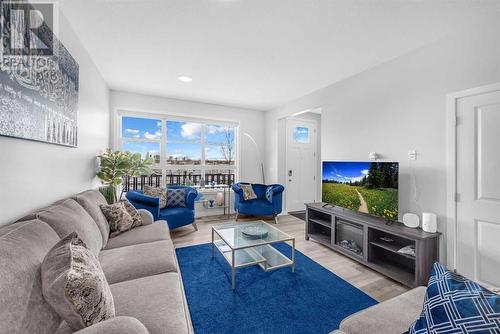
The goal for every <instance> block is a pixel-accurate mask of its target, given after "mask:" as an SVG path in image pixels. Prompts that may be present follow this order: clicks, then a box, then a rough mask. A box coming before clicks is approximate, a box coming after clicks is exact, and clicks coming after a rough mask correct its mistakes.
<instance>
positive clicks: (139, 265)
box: [99, 240, 177, 284]
mask: <svg viewBox="0 0 500 334" xmlns="http://www.w3.org/2000/svg"><path fill="white" fill-rule="evenodd" d="M99 260H100V261H101V266H102V269H103V271H104V274H105V275H106V278H107V279H108V282H109V283H110V284H113V283H117V282H123V281H127V280H131V279H136V278H140V277H145V276H150V275H157V274H161V273H166V272H175V271H177V263H176V258H175V253H174V245H173V244H172V241H171V240H161V241H155V242H150V243H147V244H137V245H133V246H127V247H119V248H113V249H106V250H103V251H101V253H100V254H99Z"/></svg>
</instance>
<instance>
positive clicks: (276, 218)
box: [273, 214, 278, 225]
mask: <svg viewBox="0 0 500 334" xmlns="http://www.w3.org/2000/svg"><path fill="white" fill-rule="evenodd" d="M273 218H274V223H275V224H276V225H278V215H277V214H273Z"/></svg>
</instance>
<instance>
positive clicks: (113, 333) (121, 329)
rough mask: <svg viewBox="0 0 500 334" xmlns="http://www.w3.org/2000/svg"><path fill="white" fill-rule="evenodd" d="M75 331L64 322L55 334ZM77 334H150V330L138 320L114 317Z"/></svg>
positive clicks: (69, 333) (66, 333) (70, 333)
mask: <svg viewBox="0 0 500 334" xmlns="http://www.w3.org/2000/svg"><path fill="white" fill-rule="evenodd" d="M72 333H74V331H73V330H72V329H71V328H70V327H69V326H68V324H67V323H66V322H64V321H63V322H62V323H61V326H59V328H58V329H57V331H56V333H55V334H72ZM76 333H77V334H103V333H105V334H148V330H147V329H146V327H144V325H143V324H141V322H140V321H139V320H137V319H136V318H132V317H114V318H112V319H108V320H104V321H101V322H100V323H98V324H95V325H93V326H90V327H87V328H84V329H82V330H79V331H78V332H76Z"/></svg>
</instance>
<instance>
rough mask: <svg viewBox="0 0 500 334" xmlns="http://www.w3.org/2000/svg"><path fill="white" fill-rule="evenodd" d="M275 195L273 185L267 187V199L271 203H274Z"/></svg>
mask: <svg viewBox="0 0 500 334" xmlns="http://www.w3.org/2000/svg"><path fill="white" fill-rule="evenodd" d="M273 195H274V193H273V186H269V187H267V189H266V199H267V201H268V202H269V203H271V204H272V203H273Z"/></svg>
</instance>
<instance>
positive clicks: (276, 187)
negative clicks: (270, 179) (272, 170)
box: [271, 184, 285, 195]
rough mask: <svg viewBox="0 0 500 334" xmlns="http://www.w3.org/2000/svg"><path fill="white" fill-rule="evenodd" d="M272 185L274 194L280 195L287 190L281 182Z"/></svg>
mask: <svg viewBox="0 0 500 334" xmlns="http://www.w3.org/2000/svg"><path fill="white" fill-rule="evenodd" d="M271 187H273V195H278V194H281V193H282V192H283V191H285V187H283V186H282V185H281V184H271Z"/></svg>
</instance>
